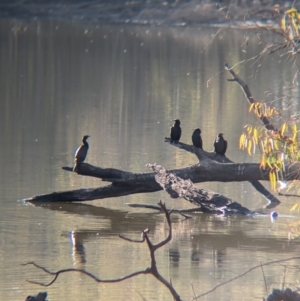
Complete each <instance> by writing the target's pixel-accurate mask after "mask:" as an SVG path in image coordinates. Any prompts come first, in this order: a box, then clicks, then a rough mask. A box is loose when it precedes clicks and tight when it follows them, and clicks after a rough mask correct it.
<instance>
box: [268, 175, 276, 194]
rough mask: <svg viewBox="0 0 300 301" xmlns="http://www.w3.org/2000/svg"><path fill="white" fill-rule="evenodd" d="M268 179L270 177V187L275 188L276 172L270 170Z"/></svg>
mask: <svg viewBox="0 0 300 301" xmlns="http://www.w3.org/2000/svg"><path fill="white" fill-rule="evenodd" d="M269 179H270V184H271V189H272V190H276V174H275V172H273V171H270V173H269Z"/></svg>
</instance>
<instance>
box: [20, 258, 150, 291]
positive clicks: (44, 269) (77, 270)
mask: <svg viewBox="0 0 300 301" xmlns="http://www.w3.org/2000/svg"><path fill="white" fill-rule="evenodd" d="M22 265H33V266H35V267H36V268H38V269H41V270H43V271H44V272H45V273H47V274H50V275H54V276H55V277H54V279H53V280H52V281H51V282H49V283H47V284H45V283H42V282H37V281H31V280H27V282H29V283H33V284H38V285H41V286H50V285H51V284H53V283H54V282H55V281H56V279H57V278H58V276H59V275H60V274H63V273H69V272H78V273H81V274H84V275H87V276H88V277H90V278H92V279H93V280H95V281H96V282H99V283H115V282H121V281H124V280H126V279H129V278H132V277H135V276H137V275H141V274H149V273H150V270H149V268H147V269H145V270H143V271H137V272H134V273H131V274H129V275H127V276H124V277H121V278H116V279H106V280H103V279H100V278H98V277H96V276H95V275H93V274H92V273H89V272H87V271H85V270H81V269H74V268H71V269H62V270H59V271H57V272H50V271H49V270H48V269H46V268H44V267H42V266H40V265H38V264H37V263H35V262H27V263H25V264H22Z"/></svg>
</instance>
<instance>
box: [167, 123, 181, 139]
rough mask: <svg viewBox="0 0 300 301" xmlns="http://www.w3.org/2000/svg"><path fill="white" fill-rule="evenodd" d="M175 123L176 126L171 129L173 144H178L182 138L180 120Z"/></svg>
mask: <svg viewBox="0 0 300 301" xmlns="http://www.w3.org/2000/svg"><path fill="white" fill-rule="evenodd" d="M174 121H175V122H174V125H173V126H172V127H171V133H170V137H171V143H172V142H175V143H177V142H178V141H179V140H180V137H181V127H180V120H179V119H175V120H174Z"/></svg>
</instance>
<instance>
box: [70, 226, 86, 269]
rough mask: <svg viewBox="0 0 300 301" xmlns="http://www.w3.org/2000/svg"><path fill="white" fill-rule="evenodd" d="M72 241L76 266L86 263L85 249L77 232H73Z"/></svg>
mask: <svg viewBox="0 0 300 301" xmlns="http://www.w3.org/2000/svg"><path fill="white" fill-rule="evenodd" d="M70 240H71V244H72V246H73V254H72V255H73V258H74V264H75V265H76V264H82V263H86V258H85V248H84V245H83V241H82V239H80V237H79V235H78V234H77V233H76V232H75V231H71V232H70Z"/></svg>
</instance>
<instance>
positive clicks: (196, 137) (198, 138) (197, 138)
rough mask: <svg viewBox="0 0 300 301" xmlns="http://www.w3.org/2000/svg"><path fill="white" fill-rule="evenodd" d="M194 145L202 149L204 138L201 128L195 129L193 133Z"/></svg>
mask: <svg viewBox="0 0 300 301" xmlns="http://www.w3.org/2000/svg"><path fill="white" fill-rule="evenodd" d="M192 141H193V145H194V146H196V147H198V148H201V149H202V138H201V130H200V129H199V128H197V129H195V130H194V132H193V135H192Z"/></svg>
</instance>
